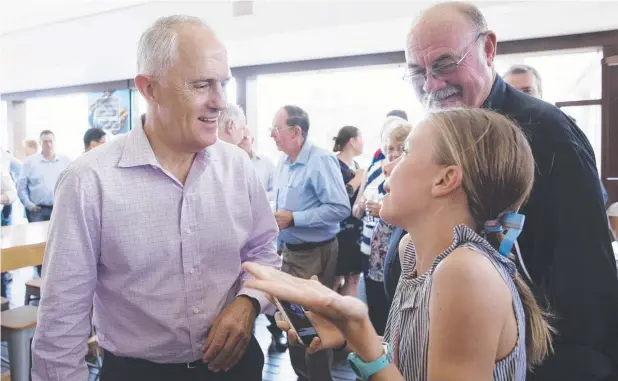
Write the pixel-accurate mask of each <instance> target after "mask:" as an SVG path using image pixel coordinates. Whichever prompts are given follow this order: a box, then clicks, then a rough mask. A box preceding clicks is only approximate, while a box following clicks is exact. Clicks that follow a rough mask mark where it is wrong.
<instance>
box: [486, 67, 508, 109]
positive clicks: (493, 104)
mask: <svg viewBox="0 0 618 381" xmlns="http://www.w3.org/2000/svg"><path fill="white" fill-rule="evenodd" d="M505 94H506V83H505V82H504V80H503V79H502V77H500V76H499V75H498V74H496V78H495V79H494V84H493V86H492V88H491V91H490V92H489V96H488V97H487V99H485V102H483V104H482V105H481V108H486V109H491V110H500V109H502V105H503V103H504V96H505Z"/></svg>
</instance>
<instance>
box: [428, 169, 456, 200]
mask: <svg viewBox="0 0 618 381" xmlns="http://www.w3.org/2000/svg"><path fill="white" fill-rule="evenodd" d="M462 177H463V174H462V172H461V168H459V167H458V166H456V165H449V166H448V167H445V168H442V169H441V170H440V172H438V175H437V176H436V178H435V179H434V181H433V184H432V185H431V195H432V196H434V197H444V196H447V195H449V194H451V193H453V191H455V190H456V189H458V188H459V187H460V186H461V182H462Z"/></svg>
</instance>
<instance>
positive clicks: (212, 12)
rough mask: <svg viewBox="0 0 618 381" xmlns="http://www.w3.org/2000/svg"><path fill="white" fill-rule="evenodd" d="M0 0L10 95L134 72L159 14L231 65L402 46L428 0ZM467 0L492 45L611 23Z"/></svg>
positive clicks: (615, 25)
mask: <svg viewBox="0 0 618 381" xmlns="http://www.w3.org/2000/svg"><path fill="white" fill-rule="evenodd" d="M0 2H2V3H7V2H11V10H10V12H2V11H0V52H5V53H4V54H2V53H0V91H2V90H4V91H5V92H16V91H24V90H31V89H39V88H53V87H61V86H72V85H77V84H84V83H96V82H106V81H114V80H123V79H126V78H131V77H133V76H134V75H135V55H136V47H137V42H138V40H139V37H140V35H141V33H142V32H143V31H144V30H145V29H146V28H147V27H148V26H149V25H151V24H152V22H153V21H154V20H156V19H157V18H159V17H161V16H168V15H171V14H188V15H194V16H198V17H201V18H203V19H204V20H205V21H206V22H208V23H209V24H210V25H211V26H212V27H213V29H215V30H216V31H217V33H218V34H219V36H220V37H221V39H222V40H223V41H224V42H225V44H226V46H227V49H228V53H229V61H230V66H232V67H239V66H250V65H259V64H268V63H275V62H286V61H300V60H307V59H315V58H327V57H341V56H351V55H361V54H371V53H379V52H392V51H401V50H403V48H404V46H405V36H406V34H407V32H408V29H409V27H410V24H411V22H412V20H413V19H414V18H415V17H416V16H418V14H419V13H420V12H421V11H422V10H423V9H424V8H426V7H427V6H429V5H430V4H432V3H435V2H436V1H432V0H427V1H421V2H415V1H411V0H330V1H328V0H289V1H284V0H271V1H266V0H256V1H253V2H249V4H248V5H250V7H249V8H250V10H251V14H250V15H247V16H236V17H235V16H234V12H233V10H234V4H233V3H232V1H177V2H170V1H167V2H165V1H144V0H126V1H123V0H120V1H114V0H106V1H101V0H99V1H94V0H90V1H88V0H56V1H54V0H47V1H45V2H43V0H38V1H37V0H0ZM474 3H475V4H477V5H478V6H479V7H480V9H481V11H482V12H483V14H484V15H485V17H486V19H487V22H488V25H489V27H490V28H491V29H492V30H494V31H495V32H496V35H497V36H498V41H508V40H516V39H528V38H539V37H549V36H557V35H566V34H576V33H587V32H595V31H602V30H611V29H618V18H617V17H616V16H615V15H616V14H618V1H607V2H601V1H590V2H588V1H587V2H583V1H482V0H479V1H474ZM244 5H245V6H246V5H247V3H245V4H244ZM558 13H559V17H558ZM6 52H10V54H8V53H6ZM102 57H105V59H102ZM41 60H44V61H45V65H41V64H40V62H41Z"/></svg>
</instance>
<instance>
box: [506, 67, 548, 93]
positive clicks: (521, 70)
mask: <svg viewBox="0 0 618 381" xmlns="http://www.w3.org/2000/svg"><path fill="white" fill-rule="evenodd" d="M526 73H532V75H533V76H534V78H535V79H536V87H537V89H538V90H539V95H540V96H543V82H542V80H541V75H540V74H539V72H538V71H537V70H536V69H535V68H533V67H532V66H529V65H523V64H521V65H513V66H511V67H510V68H508V70H507V71H506V72H505V73H504V75H503V76H502V78H505V77H507V76H509V75H517V74H526Z"/></svg>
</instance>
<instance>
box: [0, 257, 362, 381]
mask: <svg viewBox="0 0 618 381" xmlns="http://www.w3.org/2000/svg"><path fill="white" fill-rule="evenodd" d="M34 274H35V273H34V270H33V269H32V268H27V269H20V270H18V271H15V272H13V282H11V284H10V287H9V301H10V306H11V308H14V307H18V306H21V305H23V304H24V294H25V283H26V282H27V281H28V280H30V279H32V278H33V276H34ZM360 294H361V295H364V291H363V285H362V280H361V290H360ZM267 325H268V320H267V319H266V318H265V317H264V316H260V317H259V318H258V319H257V321H256V329H255V336H256V338H257V340H258V342H259V343H260V346H261V347H262V350H263V351H264V357H265V364H264V373H263V380H264V381H295V380H296V374H295V373H294V370H293V369H292V365H291V364H290V357H289V354H288V352H285V353H270V354H269V353H268V347H269V345H270V332H268V330H267V329H266V326H267ZM7 358H8V354H7V351H6V343H2V372H3V373H4V372H8V363H7V362H6V359H7ZM91 371H92V374H91V377H90V380H91V381H94V380H96V369H92V370H91ZM332 373H333V380H334V381H343V380H354V374H353V373H352V370H351V369H350V368H349V366H348V364H347V362H346V361H345V360H344V359H340V360H338V361H336V362H335V364H333V370H332Z"/></svg>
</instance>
